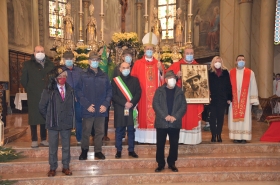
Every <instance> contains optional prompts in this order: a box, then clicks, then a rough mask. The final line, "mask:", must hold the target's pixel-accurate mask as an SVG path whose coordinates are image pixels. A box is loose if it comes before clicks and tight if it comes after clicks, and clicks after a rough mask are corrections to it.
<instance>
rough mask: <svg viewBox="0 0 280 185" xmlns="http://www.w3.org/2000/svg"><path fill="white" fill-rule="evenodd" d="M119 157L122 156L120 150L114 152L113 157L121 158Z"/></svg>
mask: <svg viewBox="0 0 280 185" xmlns="http://www.w3.org/2000/svg"><path fill="white" fill-rule="evenodd" d="M121 157H122V152H119V151H117V153H116V155H115V158H116V159H119V158H121Z"/></svg>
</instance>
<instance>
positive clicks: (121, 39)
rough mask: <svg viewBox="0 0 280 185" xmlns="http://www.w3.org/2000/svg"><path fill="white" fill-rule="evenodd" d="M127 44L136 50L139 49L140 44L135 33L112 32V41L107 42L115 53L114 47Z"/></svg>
mask: <svg viewBox="0 0 280 185" xmlns="http://www.w3.org/2000/svg"><path fill="white" fill-rule="evenodd" d="M123 46H127V47H128V48H135V49H136V50H137V51H140V50H141V47H142V44H141V43H140V42H139V41H138V36H137V33H135V32H129V33H114V34H113V36H112V41H111V42H110V43H109V48H110V49H111V50H113V52H114V53H115V52H116V51H115V48H116V47H123Z"/></svg>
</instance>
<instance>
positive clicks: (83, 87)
mask: <svg viewBox="0 0 280 185" xmlns="http://www.w3.org/2000/svg"><path fill="white" fill-rule="evenodd" d="M76 96H77V98H78V101H79V102H80V103H81V105H82V116H83V118H91V117H107V116H108V111H105V112H104V113H100V112H99V108H100V106H101V105H103V106H105V107H106V108H107V109H108V107H109V106H110V103H111V98H112V86H111V84H110V81H109V77H108V75H107V74H106V73H104V72H103V71H102V70H101V69H100V68H98V72H97V73H95V72H94V71H93V70H92V69H91V68H90V67H89V68H87V69H85V71H84V72H82V73H81V78H80V81H79V83H78V85H77V91H76ZM91 104H93V105H94V108H95V112H93V113H92V112H88V110H87V109H88V107H89V106H90V105H91Z"/></svg>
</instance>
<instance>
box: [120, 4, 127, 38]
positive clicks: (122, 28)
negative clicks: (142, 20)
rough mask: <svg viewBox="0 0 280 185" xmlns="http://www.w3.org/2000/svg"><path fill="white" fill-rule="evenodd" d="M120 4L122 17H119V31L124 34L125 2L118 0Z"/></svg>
mask: <svg viewBox="0 0 280 185" xmlns="http://www.w3.org/2000/svg"><path fill="white" fill-rule="evenodd" d="M119 1H120V4H121V5H122V15H121V31H122V33H124V32H125V14H126V11H127V4H128V2H127V0H119Z"/></svg>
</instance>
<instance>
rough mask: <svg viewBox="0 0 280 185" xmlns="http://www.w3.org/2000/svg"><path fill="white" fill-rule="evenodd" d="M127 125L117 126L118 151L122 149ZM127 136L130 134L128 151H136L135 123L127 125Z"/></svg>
mask: <svg viewBox="0 0 280 185" xmlns="http://www.w3.org/2000/svg"><path fill="white" fill-rule="evenodd" d="M125 130H126V127H117V128H116V131H115V137H116V144H115V146H116V148H117V151H118V152H121V151H122V138H123V135H125ZM127 136H128V141H127V142H128V151H129V152H134V139H135V129H134V125H131V126H127Z"/></svg>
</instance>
